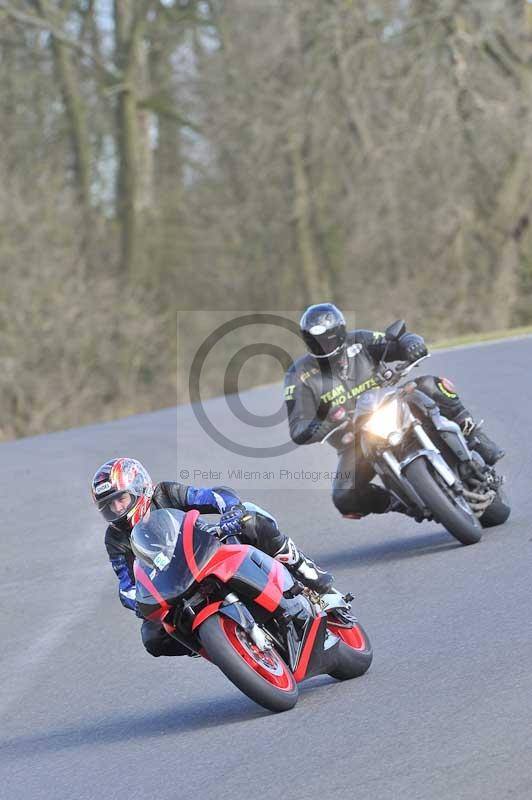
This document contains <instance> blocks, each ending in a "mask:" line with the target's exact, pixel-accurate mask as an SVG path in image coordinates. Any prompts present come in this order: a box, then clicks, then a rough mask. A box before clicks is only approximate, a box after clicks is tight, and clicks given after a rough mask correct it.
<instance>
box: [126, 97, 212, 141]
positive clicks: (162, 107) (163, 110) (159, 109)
mask: <svg viewBox="0 0 532 800" xmlns="http://www.w3.org/2000/svg"><path fill="white" fill-rule="evenodd" d="M138 107H139V108H146V109H148V111H153V113H154V114H158V115H159V116H160V117H167V118H168V119H171V120H173V121H174V122H176V123H177V124H178V125H180V126H181V127H182V128H190V130H192V131H195V132H196V133H200V132H201V129H200V128H199V126H198V125H196V124H195V123H194V122H191V121H190V120H189V119H188V118H187V117H185V116H183V114H180V113H179V111H176V110H175V109H174V108H172V107H171V106H169V105H167V104H166V103H165V102H164V101H163V100H161V99H160V98H159V97H158V96H157V95H150V96H148V97H143V98H141V99H140V100H139V101H138Z"/></svg>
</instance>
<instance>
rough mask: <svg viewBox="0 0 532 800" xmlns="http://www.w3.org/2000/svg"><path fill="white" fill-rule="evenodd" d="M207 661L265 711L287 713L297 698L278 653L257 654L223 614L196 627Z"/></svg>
mask: <svg viewBox="0 0 532 800" xmlns="http://www.w3.org/2000/svg"><path fill="white" fill-rule="evenodd" d="M199 638H200V640H201V643H202V645H203V646H204V647H205V649H206V651H207V653H208V656H209V658H210V660H211V661H212V662H213V663H214V664H216V666H217V667H218V668H219V669H220V670H221V671H222V672H223V673H224V675H225V676H226V677H227V678H229V680H230V681H231V682H232V683H234V685H235V686H236V687H237V688H238V689H240V691H241V692H243V693H244V694H245V695H247V696H248V697H250V698H251V700H254V701H255V702H256V703H258V704H259V705H261V706H263V707H264V708H267V709H268V710H269V711H288V709H290V708H293V707H294V706H295V704H296V702H297V698H298V688H297V683H296V680H295V678H294V676H293V675H292V673H291V671H290V669H289V668H288V666H287V665H286V664H285V662H284V661H283V659H282V658H281V656H280V655H279V653H278V652H277V651H276V650H275V649H274V648H271V649H269V650H259V648H258V647H257V645H256V644H255V642H253V640H252V639H251V638H250V636H249V635H248V634H247V633H246V631H245V630H244V629H243V628H242V627H241V626H240V625H238V624H237V623H236V622H235V621H234V620H232V619H229V617H225V616H224V615H223V614H213V615H212V616H211V617H209V618H208V619H206V620H205V622H204V623H203V624H202V625H201V626H200V627H199Z"/></svg>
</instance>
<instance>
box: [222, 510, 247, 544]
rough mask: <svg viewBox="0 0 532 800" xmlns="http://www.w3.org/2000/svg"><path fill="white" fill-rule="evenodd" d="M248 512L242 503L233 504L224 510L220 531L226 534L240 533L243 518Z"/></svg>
mask: <svg viewBox="0 0 532 800" xmlns="http://www.w3.org/2000/svg"><path fill="white" fill-rule="evenodd" d="M247 514H248V510H247V508H246V507H245V506H243V505H242V504H240V505H237V506H231V508H228V509H226V510H225V511H224V513H223V514H222V516H221V517H220V522H219V526H220V531H221V532H222V534H223V535H224V536H230V535H231V534H235V533H240V532H241V530H242V518H243V517H245V516H246V515H247Z"/></svg>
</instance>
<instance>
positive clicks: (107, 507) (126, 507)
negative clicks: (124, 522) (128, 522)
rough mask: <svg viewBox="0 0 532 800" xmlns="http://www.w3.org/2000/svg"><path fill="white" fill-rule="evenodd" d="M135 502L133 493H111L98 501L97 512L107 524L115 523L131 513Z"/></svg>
mask: <svg viewBox="0 0 532 800" xmlns="http://www.w3.org/2000/svg"><path fill="white" fill-rule="evenodd" d="M137 500H138V498H137V496H136V495H135V494H133V492H124V491H119V492H113V493H112V494H110V495H107V497H104V498H102V499H101V500H98V511H101V513H102V514H103V517H104V519H105V520H106V521H107V522H116V521H117V520H119V519H122V518H123V517H125V516H126V514H127V513H128V512H129V511H131V509H132V508H133V506H134V505H135V503H136V502H137Z"/></svg>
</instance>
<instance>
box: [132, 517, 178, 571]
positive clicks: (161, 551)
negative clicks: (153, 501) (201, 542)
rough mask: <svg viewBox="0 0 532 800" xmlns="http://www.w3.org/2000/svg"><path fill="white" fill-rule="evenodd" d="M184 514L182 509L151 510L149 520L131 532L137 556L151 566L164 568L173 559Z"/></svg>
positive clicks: (133, 547)
mask: <svg viewBox="0 0 532 800" xmlns="http://www.w3.org/2000/svg"><path fill="white" fill-rule="evenodd" d="M184 516H185V515H184V513H183V512H182V511H178V510H177V509H173V508H172V509H169V508H161V509H158V510H157V511H151V512H150V516H149V518H148V520H147V521H146V522H145V521H143V522H139V523H138V524H137V525H135V527H134V528H133V532H132V534H131V547H132V549H133V552H134V553H135V555H136V557H137V558H139V559H140V560H141V561H144V562H145V563H146V564H148V565H149V566H150V567H156V568H157V569H158V570H159V571H162V570H164V569H165V568H166V567H167V566H168V564H169V563H170V561H171V560H172V556H173V554H174V550H175V547H176V544H177V540H178V538H179V536H180V535H181V524H182V522H183V518H184Z"/></svg>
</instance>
